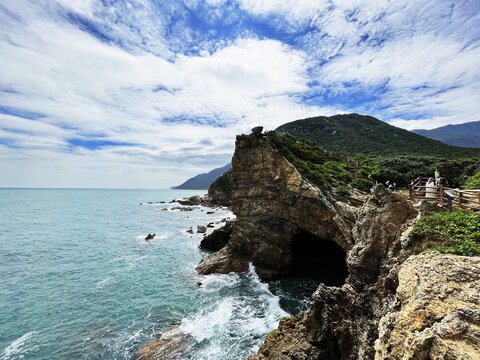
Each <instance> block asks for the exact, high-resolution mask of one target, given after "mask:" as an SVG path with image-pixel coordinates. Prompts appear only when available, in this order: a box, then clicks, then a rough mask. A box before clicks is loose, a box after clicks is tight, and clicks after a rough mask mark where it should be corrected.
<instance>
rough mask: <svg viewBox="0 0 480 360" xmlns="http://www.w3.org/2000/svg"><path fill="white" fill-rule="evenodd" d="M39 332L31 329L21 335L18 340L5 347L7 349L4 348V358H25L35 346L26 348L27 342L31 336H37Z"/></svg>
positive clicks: (7, 359)
mask: <svg viewBox="0 0 480 360" xmlns="http://www.w3.org/2000/svg"><path fill="white" fill-rule="evenodd" d="M37 334H38V331H30V332H28V333H26V334H24V335H22V336H21V337H19V338H18V339H17V340H15V341H13V342H12V343H11V344H10V345H8V346H7V347H6V348H5V350H3V353H2V360H9V359H13V358H23V355H25V354H26V353H28V352H29V351H31V350H33V348H30V349H24V345H25V343H26V342H27V341H28V340H29V339H30V338H33V337H35V336H36V335H37Z"/></svg>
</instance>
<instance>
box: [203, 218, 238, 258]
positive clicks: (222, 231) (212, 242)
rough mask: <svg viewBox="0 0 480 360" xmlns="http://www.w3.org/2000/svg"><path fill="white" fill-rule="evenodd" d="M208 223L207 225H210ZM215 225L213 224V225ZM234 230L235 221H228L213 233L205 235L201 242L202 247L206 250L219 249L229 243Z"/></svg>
mask: <svg viewBox="0 0 480 360" xmlns="http://www.w3.org/2000/svg"><path fill="white" fill-rule="evenodd" d="M209 225H210V224H208V225H207V226H209ZM211 227H213V224H212V225H211ZM232 230H233V222H228V223H226V224H225V226H223V227H221V228H219V229H216V230H214V231H213V232H212V233H211V234H209V235H207V236H205V237H204V238H203V239H202V241H201V242H200V248H201V249H204V250H211V251H218V250H220V249H221V248H223V247H224V246H225V245H227V243H228V240H230V235H231V234H232Z"/></svg>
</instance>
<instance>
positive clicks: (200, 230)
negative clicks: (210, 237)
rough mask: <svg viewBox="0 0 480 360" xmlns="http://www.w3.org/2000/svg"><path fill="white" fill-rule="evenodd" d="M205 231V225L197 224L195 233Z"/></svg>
mask: <svg viewBox="0 0 480 360" xmlns="http://www.w3.org/2000/svg"><path fill="white" fill-rule="evenodd" d="M206 232H207V227H206V226H203V225H197V233H200V234H204V233H206Z"/></svg>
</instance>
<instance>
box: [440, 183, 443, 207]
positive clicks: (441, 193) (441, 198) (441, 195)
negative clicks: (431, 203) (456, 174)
mask: <svg viewBox="0 0 480 360" xmlns="http://www.w3.org/2000/svg"><path fill="white" fill-rule="evenodd" d="M440 205H442V206H443V185H440Z"/></svg>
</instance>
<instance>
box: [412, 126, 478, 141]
mask: <svg viewBox="0 0 480 360" xmlns="http://www.w3.org/2000/svg"><path fill="white" fill-rule="evenodd" d="M412 132H414V133H415V134H419V135H422V136H426V137H428V138H430V139H435V140H438V141H441V142H444V143H446V144H450V145H454V146H462V147H476V148H480V121H472V122H467V123H463V124H458V125H446V126H442V127H439V128H436V129H431V130H425V129H417V130H412Z"/></svg>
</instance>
